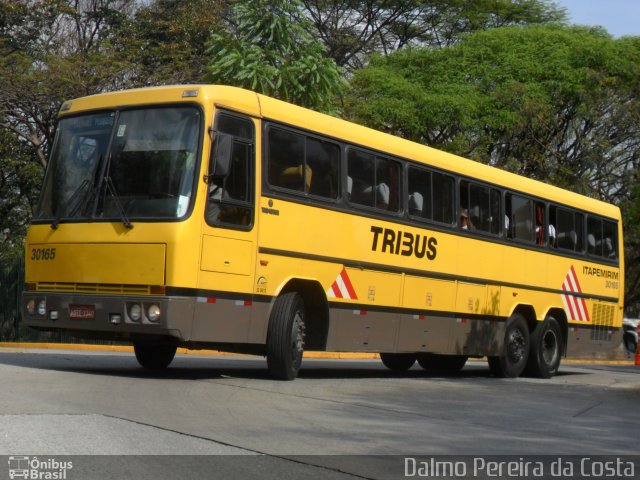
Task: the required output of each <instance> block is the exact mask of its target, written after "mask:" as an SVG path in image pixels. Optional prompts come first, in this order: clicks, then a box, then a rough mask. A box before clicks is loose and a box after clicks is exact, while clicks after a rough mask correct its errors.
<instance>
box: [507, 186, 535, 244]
mask: <svg viewBox="0 0 640 480" xmlns="http://www.w3.org/2000/svg"><path fill="white" fill-rule="evenodd" d="M505 208H506V217H507V218H505V224H507V225H508V234H507V236H508V237H510V238H514V239H516V240H521V241H525V242H533V240H534V228H533V201H532V200H531V199H529V198H525V197H521V196H520V195H514V194H511V193H507V195H506V202H505Z"/></svg>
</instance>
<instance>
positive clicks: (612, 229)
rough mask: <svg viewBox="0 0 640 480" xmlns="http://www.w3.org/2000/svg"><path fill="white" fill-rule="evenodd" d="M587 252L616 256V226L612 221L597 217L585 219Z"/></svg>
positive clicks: (607, 256)
mask: <svg viewBox="0 0 640 480" xmlns="http://www.w3.org/2000/svg"><path fill="white" fill-rule="evenodd" d="M587 252H588V253H589V255H594V256H598V257H604V258H612V259H613V258H617V257H618V252H617V228H616V224H615V223H613V222H607V221H606V220H601V219H599V218H593V217H589V218H588V219H587Z"/></svg>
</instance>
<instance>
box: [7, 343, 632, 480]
mask: <svg viewBox="0 0 640 480" xmlns="http://www.w3.org/2000/svg"><path fill="white" fill-rule="evenodd" d="M0 385H1V387H0V456H2V455H4V456H5V457H4V458H5V460H8V456H14V457H15V456H31V458H32V457H33V456H36V455H37V456H38V458H39V459H41V460H44V459H49V458H54V459H64V458H68V459H70V461H74V462H75V463H74V469H73V470H69V471H68V475H67V476H66V478H67V479H70V480H72V479H75V478H134V477H135V478H243V479H248V478H274V479H276V478H278V479H281V478H323V479H324V478H329V479H330V478H340V479H343V478H345V479H346V478H375V479H378V478H381V479H382V478H403V477H404V475H403V474H404V473H405V472H404V471H403V468H404V467H403V464H402V460H403V459H404V458H406V457H408V456H425V455H428V456H431V455H471V456H478V455H515V456H527V458H528V457H530V456H538V455H552V456H559V455H562V456H564V455H579V456H584V455H592V456H593V455H633V454H636V453H637V452H638V440H639V439H640V437H639V435H638V432H640V408H639V407H640V367H634V366H629V365H616V366H612V365H574V364H565V365H563V366H562V367H561V370H560V373H559V375H557V376H556V377H555V378H553V379H551V380H538V379H532V378H519V379H497V378H493V377H491V376H490V375H489V371H488V368H487V366H486V364H485V363H483V362H479V361H478V362H469V364H468V365H467V366H466V367H465V369H464V370H463V372H462V374H461V375H459V376H457V377H450V378H443V377H433V376H428V375H426V374H425V373H423V372H422V370H421V369H420V368H419V367H417V366H416V367H414V368H413V369H412V370H410V371H409V372H408V373H407V374H405V375H397V374H393V373H391V372H389V371H388V370H386V369H385V368H384V367H383V366H382V365H381V363H380V362H379V361H375V360H316V359H305V361H304V363H303V368H302V370H301V373H300V376H299V378H298V379H297V380H295V381H293V382H279V381H274V380H271V379H269V377H268V376H267V371H266V364H265V361H264V360H263V359H261V358H254V357H239V356H219V357H217V356H194V355H183V356H178V357H176V360H175V361H174V363H173V364H172V366H171V368H170V369H169V370H167V371H165V372H162V373H160V374H152V373H149V372H146V371H145V370H143V369H141V368H140V367H139V366H138V364H137V363H136V361H135V358H134V357H133V355H132V354H126V353H100V352H91V353H87V352H74V351H41V350H18V349H0ZM78 455H82V456H83V457H78ZM374 455H378V456H385V457H374ZM554 458H555V457H554ZM0 459H1V458H0ZM14 461H15V460H14ZM60 461H62V460H60ZM3 463H4V465H5V466H6V465H7V463H6V462H3ZM9 465H11V464H9ZM5 466H3V465H2V464H0V478H8V473H9V470H8V468H7V467H5ZM638 472H640V470H638ZM576 478H577V477H576Z"/></svg>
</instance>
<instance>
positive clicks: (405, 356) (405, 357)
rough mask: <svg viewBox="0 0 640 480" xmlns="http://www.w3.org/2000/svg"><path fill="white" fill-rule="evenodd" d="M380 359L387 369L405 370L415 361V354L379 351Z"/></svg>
mask: <svg viewBox="0 0 640 480" xmlns="http://www.w3.org/2000/svg"><path fill="white" fill-rule="evenodd" d="M380 360H382V364H383V365H384V366H385V367H387V368H388V369H389V370H392V371H394V372H406V371H407V370H409V369H410V368H411V367H413V364H414V363H416V356H415V355H414V354H412V353H381V354H380Z"/></svg>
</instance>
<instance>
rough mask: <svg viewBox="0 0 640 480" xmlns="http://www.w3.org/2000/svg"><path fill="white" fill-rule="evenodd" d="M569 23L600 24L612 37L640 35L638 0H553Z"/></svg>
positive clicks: (639, 6) (639, 1)
mask: <svg viewBox="0 0 640 480" xmlns="http://www.w3.org/2000/svg"><path fill="white" fill-rule="evenodd" d="M555 2H556V4H558V5H560V6H561V7H565V8H566V9H567V16H568V17H569V22H570V23H576V24H579V25H601V26H603V27H604V28H606V29H607V31H608V32H609V33H610V34H612V35H613V36H614V37H621V36H623V35H640V0H555Z"/></svg>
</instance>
